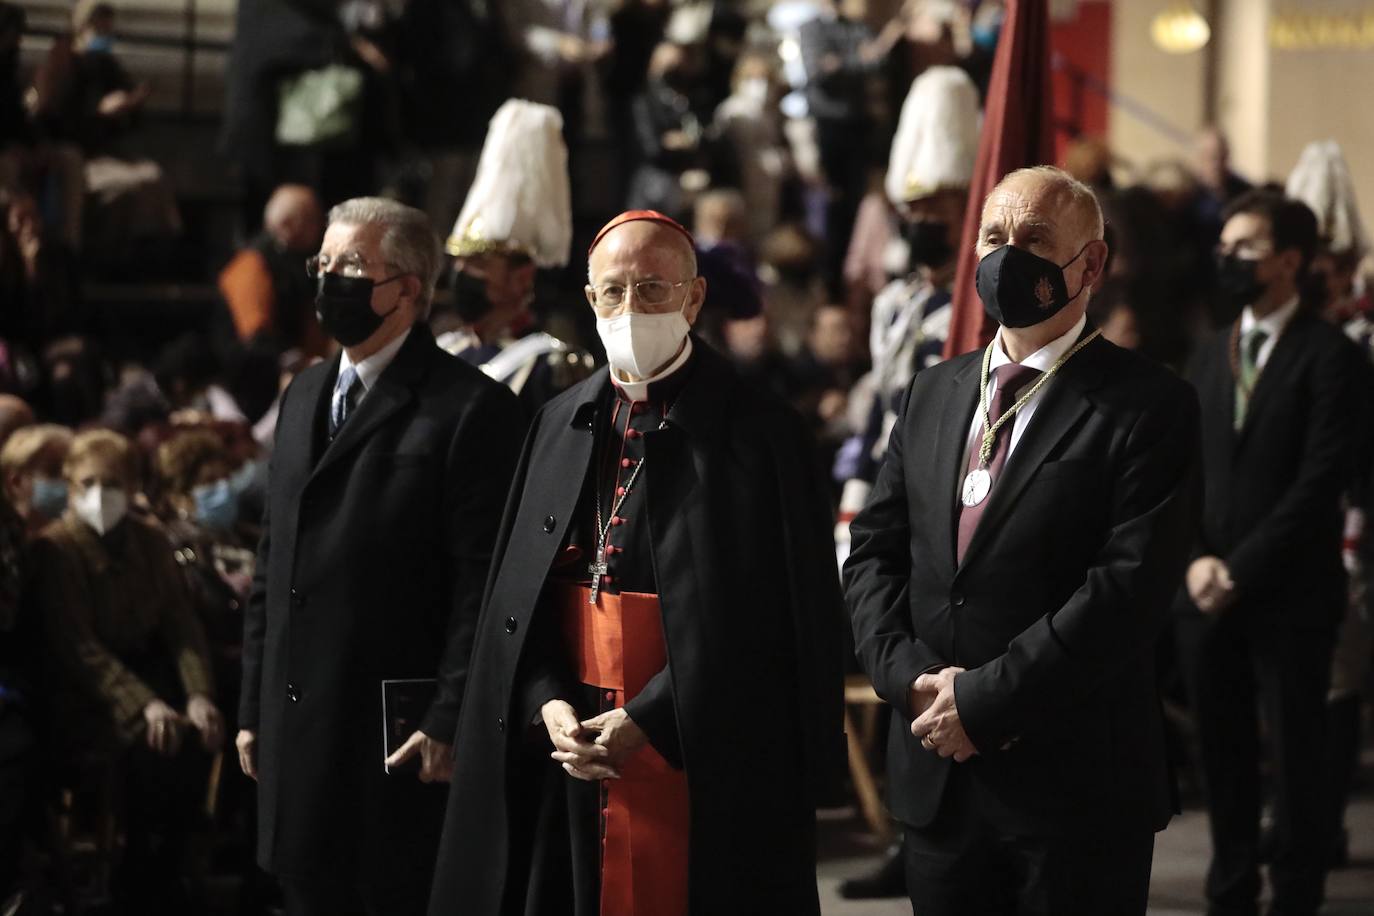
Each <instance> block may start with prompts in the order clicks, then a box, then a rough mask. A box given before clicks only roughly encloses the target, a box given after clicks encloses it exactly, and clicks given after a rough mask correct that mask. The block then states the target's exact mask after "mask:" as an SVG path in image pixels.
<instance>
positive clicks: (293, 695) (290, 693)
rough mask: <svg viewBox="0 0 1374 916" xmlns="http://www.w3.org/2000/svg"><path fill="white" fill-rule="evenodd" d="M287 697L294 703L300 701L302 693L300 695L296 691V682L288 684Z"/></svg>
mask: <svg viewBox="0 0 1374 916" xmlns="http://www.w3.org/2000/svg"><path fill="white" fill-rule="evenodd" d="M286 698H287V699H288V700H290V701H291V702H292V703H298V702H300V699H301V695H300V694H299V693H297V692H296V685H295V684H287V685H286Z"/></svg>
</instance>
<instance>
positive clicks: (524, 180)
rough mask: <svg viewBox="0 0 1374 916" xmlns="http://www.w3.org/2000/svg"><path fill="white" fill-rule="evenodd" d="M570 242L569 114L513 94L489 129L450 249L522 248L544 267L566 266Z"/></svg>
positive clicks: (463, 251)
mask: <svg viewBox="0 0 1374 916" xmlns="http://www.w3.org/2000/svg"><path fill="white" fill-rule="evenodd" d="M571 246H572V193H571V191H570V189H569V184H568V148H567V146H566V145H564V143H563V117H562V116H561V115H560V114H559V113H558V110H557V109H555V108H550V107H549V106H548V105H539V104H536V103H534V102H527V101H525V100H524V99H511V100H509V101H507V102H506V103H505V104H504V105H502V106H501V107H500V108H499V109H497V111H496V114H495V115H494V116H493V117H492V119H491V124H490V126H489V127H488V128H487V138H486V141H485V142H484V143H483V144H482V158H481V159H480V160H478V163H477V177H476V178H475V179H474V181H473V183H472V188H471V190H469V191H468V196H467V200H465V201H464V202H463V210H462V212H461V213H459V214H458V221H457V222H456V223H454V224H453V232H452V233H450V235H449V237H448V242H447V243H446V245H445V248H446V249H447V251H448V253H449V254H451V255H454V256H457V257H467V256H470V255H475V254H485V253H488V252H495V253H498V254H521V255H525V256H526V257H528V258H530V259H531V260H533V261H534V263H535V264H536V265H538V266H539V267H561V266H563V265H564V264H567V263H568V253H569V249H570V247H571Z"/></svg>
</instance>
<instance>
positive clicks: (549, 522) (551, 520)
mask: <svg viewBox="0 0 1374 916" xmlns="http://www.w3.org/2000/svg"><path fill="white" fill-rule="evenodd" d="M557 527H558V519H557V518H555V517H553V516H552V515H550V516H549V517H548V518H546V519H544V531H546V532H547V533H549V534H553V529H555V528H557Z"/></svg>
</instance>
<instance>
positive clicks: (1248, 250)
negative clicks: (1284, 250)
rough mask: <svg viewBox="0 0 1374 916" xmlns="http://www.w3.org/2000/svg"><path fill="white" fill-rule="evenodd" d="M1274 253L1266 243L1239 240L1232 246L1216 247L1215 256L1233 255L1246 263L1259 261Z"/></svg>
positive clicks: (1272, 248) (1271, 246)
mask: <svg viewBox="0 0 1374 916" xmlns="http://www.w3.org/2000/svg"><path fill="white" fill-rule="evenodd" d="M1273 253H1274V246H1273V245H1271V244H1270V243H1268V242H1264V241H1255V240H1252V239H1241V240H1240V241H1238V242H1236V243H1235V244H1233V245H1229V246H1228V245H1218V246H1217V254H1219V255H1223V256H1224V255H1235V256H1236V257H1238V258H1242V259H1244V260H1247V261H1260V260H1263V259H1264V258H1267V257H1269V256H1270V255H1271V254H1273Z"/></svg>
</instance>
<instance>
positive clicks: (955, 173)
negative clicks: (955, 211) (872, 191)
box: [884, 67, 980, 204]
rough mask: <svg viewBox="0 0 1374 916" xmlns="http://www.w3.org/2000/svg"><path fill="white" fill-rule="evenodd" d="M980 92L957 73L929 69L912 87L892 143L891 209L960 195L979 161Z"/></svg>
mask: <svg viewBox="0 0 1374 916" xmlns="http://www.w3.org/2000/svg"><path fill="white" fill-rule="evenodd" d="M979 119H980V115H979V111H978V89H977V87H976V86H974V85H973V80H971V79H969V76H968V74H967V73H965V72H964V71H963V70H960V69H959V68H958V67H931V68H930V69H928V70H926V71H925V72H924V73H922V74H921V75H920V76H918V77H916V79H915V80H913V81H912V83H911V89H910V91H908V92H907V95H906V102H905V103H903V105H902V114H901V117H900V118H899V119H898V121H897V133H896V134H895V135H893V137H892V153H891V155H890V156H889V157H888V163H887V180H886V181H885V182H884V189H885V190H886V192H887V197H888V199H889V200H891V201H892V202H893V203H894V204H902V203H905V202H907V201H911V200H918V199H920V198H922V197H928V196H930V195H931V194H934V193H935V192H937V191H942V190H945V189H947V188H954V189H959V190H963V189H965V188H967V187H968V186H969V182H970V181H971V180H972V178H973V162H974V159H975V158H977V156H978V123H979Z"/></svg>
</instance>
